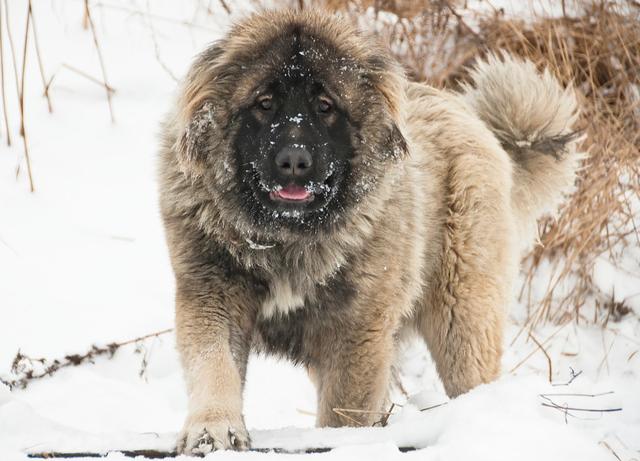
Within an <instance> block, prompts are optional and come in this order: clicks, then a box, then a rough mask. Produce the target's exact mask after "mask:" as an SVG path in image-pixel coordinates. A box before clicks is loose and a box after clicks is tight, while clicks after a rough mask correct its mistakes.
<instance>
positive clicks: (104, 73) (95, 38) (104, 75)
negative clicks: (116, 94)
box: [84, 0, 116, 123]
mask: <svg viewBox="0 0 640 461" xmlns="http://www.w3.org/2000/svg"><path fill="white" fill-rule="evenodd" d="M84 8H85V18H86V20H87V21H88V23H89V27H90V28H91V33H92V35H93V43H94V45H95V47H96V52H97V53H98V60H99V61H100V69H101V71H102V79H103V81H104V88H105V92H106V93H107V103H108V104H109V113H110V114H111V122H113V123H115V121H116V119H115V117H114V116H113V107H112V104H111V93H112V92H111V91H109V88H110V86H109V82H108V79H107V70H106V68H105V66H104V59H102V51H101V50H100V43H99V42H98V32H97V31H96V26H95V24H94V22H93V18H92V17H91V9H90V8H89V0H84Z"/></svg>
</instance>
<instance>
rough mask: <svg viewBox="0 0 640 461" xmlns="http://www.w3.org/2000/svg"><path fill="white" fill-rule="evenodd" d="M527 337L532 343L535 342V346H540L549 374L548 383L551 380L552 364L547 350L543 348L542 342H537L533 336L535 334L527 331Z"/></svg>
mask: <svg viewBox="0 0 640 461" xmlns="http://www.w3.org/2000/svg"><path fill="white" fill-rule="evenodd" d="M529 337H530V338H531V339H532V340H533V342H534V343H536V346H538V347H539V348H540V350H541V351H542V353H543V354H544V356H545V357H546V358H547V366H548V375H549V376H548V378H549V382H550V383H551V382H553V365H552V363H551V357H549V354H548V353H547V350H546V349H545V348H544V346H543V345H542V344H540V343H539V342H538V340H537V339H536V338H535V336H533V334H531V333H529Z"/></svg>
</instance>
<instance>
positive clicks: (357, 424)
mask: <svg viewBox="0 0 640 461" xmlns="http://www.w3.org/2000/svg"><path fill="white" fill-rule="evenodd" d="M331 411H333V412H334V413H335V414H337V415H339V416H342V417H343V418H345V419H348V420H349V421H351V422H352V423H354V424H355V425H356V426H359V427H362V426H364V424H362V423H361V422H360V421H358V420H357V419H354V418H352V417H351V416H349V415H348V414H347V413H346V412H345V411H353V410H346V409H341V408H332V409H331Z"/></svg>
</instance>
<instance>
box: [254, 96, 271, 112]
mask: <svg viewBox="0 0 640 461" xmlns="http://www.w3.org/2000/svg"><path fill="white" fill-rule="evenodd" d="M257 102H258V106H259V107H260V109H262V110H271V108H272V107H273V100H272V98H271V96H269V95H264V96H260V97H259V98H258V101H257Z"/></svg>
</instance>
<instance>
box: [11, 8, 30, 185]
mask: <svg viewBox="0 0 640 461" xmlns="http://www.w3.org/2000/svg"><path fill="white" fill-rule="evenodd" d="M30 23H31V2H29V6H28V10H27V24H26V26H25V30H24V51H23V53H22V78H21V83H20V134H21V135H22V141H23V144H24V158H25V160H26V162H27V174H28V176H29V189H30V190H31V192H34V191H35V187H34V185H33V174H32V172H31V158H30V156H29V142H28V139H27V131H26V128H25V123H24V93H25V91H24V90H25V88H24V82H25V75H26V70H27V45H28V42H29V25H30ZM16 173H17V171H16Z"/></svg>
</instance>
